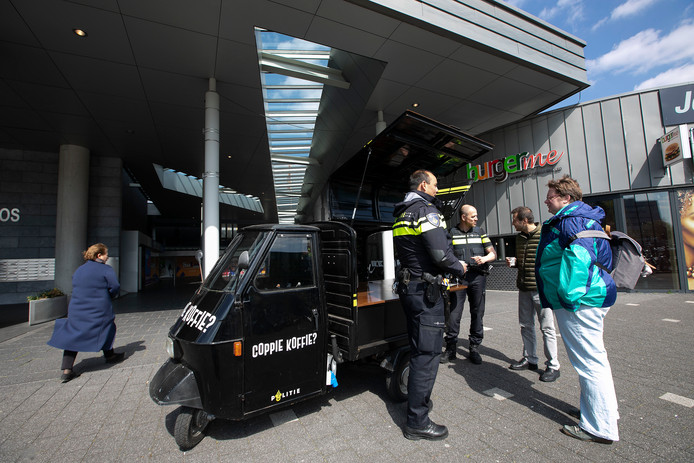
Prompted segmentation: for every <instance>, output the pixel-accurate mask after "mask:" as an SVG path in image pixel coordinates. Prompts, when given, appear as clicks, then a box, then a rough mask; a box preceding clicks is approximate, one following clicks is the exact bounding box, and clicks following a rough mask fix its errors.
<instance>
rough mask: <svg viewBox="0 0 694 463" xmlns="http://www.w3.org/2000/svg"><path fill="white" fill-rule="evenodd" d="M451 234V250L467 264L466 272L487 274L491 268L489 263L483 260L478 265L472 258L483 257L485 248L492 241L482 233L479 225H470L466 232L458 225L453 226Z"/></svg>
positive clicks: (490, 244)
mask: <svg viewBox="0 0 694 463" xmlns="http://www.w3.org/2000/svg"><path fill="white" fill-rule="evenodd" d="M451 236H452V238H453V252H454V253H455V255H456V257H457V258H458V260H461V261H463V262H465V263H466V264H467V265H468V272H473V273H472V274H469V275H470V276H472V275H473V274H475V273H481V274H484V275H488V274H489V270H491V268H492V266H491V265H489V263H487V262H485V263H484V264H481V265H478V264H476V263H475V261H474V260H472V258H473V257H474V256H482V257H483V256H484V255H485V254H486V251H485V250H486V249H487V248H488V247H490V246H492V241H491V240H490V239H489V237H488V236H487V235H486V234H485V233H484V230H483V229H482V228H480V227H472V228H471V229H470V230H468V231H467V232H464V231H462V230H461V229H460V228H458V227H453V228H452V229H451Z"/></svg>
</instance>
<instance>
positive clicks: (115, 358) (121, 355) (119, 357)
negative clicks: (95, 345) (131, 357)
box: [105, 352, 125, 363]
mask: <svg viewBox="0 0 694 463" xmlns="http://www.w3.org/2000/svg"><path fill="white" fill-rule="evenodd" d="M105 359H106V363H120V362H122V361H123V360H125V352H118V353H116V354H113V355H111V356H110V357H105Z"/></svg>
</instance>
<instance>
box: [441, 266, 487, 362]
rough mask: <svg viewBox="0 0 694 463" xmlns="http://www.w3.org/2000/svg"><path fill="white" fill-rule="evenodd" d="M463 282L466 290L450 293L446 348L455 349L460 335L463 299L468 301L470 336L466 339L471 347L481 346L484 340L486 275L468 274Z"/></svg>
mask: <svg viewBox="0 0 694 463" xmlns="http://www.w3.org/2000/svg"><path fill="white" fill-rule="evenodd" d="M468 273H469V275H468V274H466V278H465V281H466V282H467V285H468V286H467V288H466V289H462V290H460V291H452V292H451V293H450V300H451V311H450V314H447V315H448V316H447V319H446V335H445V337H444V340H445V342H446V348H447V349H449V348H451V347H452V348H455V345H456V344H457V343H458V334H459V333H460V320H461V318H462V317H463V306H464V305H465V299H466V298H467V299H468V300H469V301H470V335H469V337H468V339H469V340H470V344H471V345H479V344H482V339H483V338H484V325H483V323H482V319H483V318H484V302H485V297H486V289H485V288H486V286H487V275H484V274H482V273H478V272H472V271H471V272H468Z"/></svg>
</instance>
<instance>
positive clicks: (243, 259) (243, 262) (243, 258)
mask: <svg viewBox="0 0 694 463" xmlns="http://www.w3.org/2000/svg"><path fill="white" fill-rule="evenodd" d="M247 268H248V251H243V252H242V253H241V255H240V256H239V263H238V265H237V266H236V271H237V272H240V271H241V270H246V269H247Z"/></svg>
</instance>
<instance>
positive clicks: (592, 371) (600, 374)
mask: <svg viewBox="0 0 694 463" xmlns="http://www.w3.org/2000/svg"><path fill="white" fill-rule="evenodd" d="M547 186H548V187H549V190H548V192H547V199H545V204H546V205H547V208H548V209H549V212H551V213H552V214H554V216H553V217H552V218H550V219H549V220H547V221H546V222H545V223H544V224H543V225H542V232H541V236H540V244H539V246H538V248H537V260H536V261H535V275H536V279H537V289H538V292H539V294H540V301H541V302H542V307H551V308H552V309H553V310H554V314H555V316H556V318H557V326H558V327H559V331H560V332H561V335H562V340H563V341H564V346H565V347H566V352H567V354H568V357H569V360H570V361H571V364H572V365H573V367H574V368H575V369H576V372H577V373H578V376H579V382H580V386H581V401H580V405H581V408H580V424H579V426H569V425H565V426H564V427H563V429H562V432H564V434H567V435H569V436H571V437H574V438H576V439H580V440H584V441H593V442H600V443H603V444H611V443H612V442H613V441H616V440H619V432H618V428H617V420H618V419H619V412H618V410H617V396H616V394H615V390H614V382H613V380H612V370H611V368H610V363H609V361H608V359H607V352H606V351H605V345H604V342H603V323H604V319H605V315H607V311H608V310H609V309H610V307H611V306H612V304H614V302H615V300H616V298H617V289H616V287H615V284H614V281H613V280H612V277H611V276H610V274H609V273H608V272H606V271H605V270H603V268H601V267H599V266H598V265H596V263H599V264H600V265H601V266H602V267H604V268H611V267H612V252H611V250H610V244H609V242H608V241H607V240H605V239H602V238H579V239H574V235H576V233H578V232H579V231H581V230H600V229H601V226H600V222H601V220H603V219H604V217H605V212H604V211H603V210H602V209H601V208H600V207H596V208H593V207H591V206H589V205H587V204H585V203H584V202H582V201H581V200H582V199H583V193H582V192H581V188H580V186H579V185H578V182H576V180H574V179H572V178H571V177H569V176H568V175H565V176H564V177H562V178H561V179H559V180H552V181H550V182H549V183H548V184H547Z"/></svg>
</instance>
